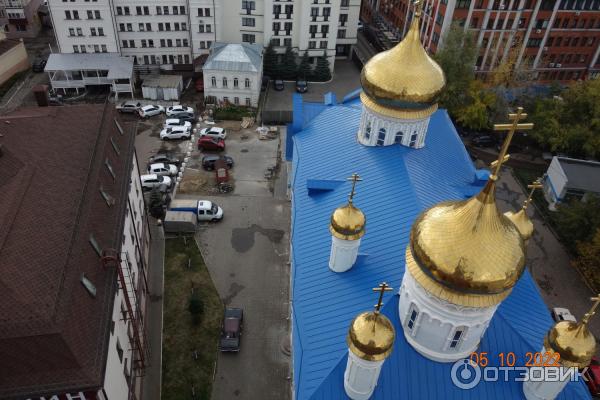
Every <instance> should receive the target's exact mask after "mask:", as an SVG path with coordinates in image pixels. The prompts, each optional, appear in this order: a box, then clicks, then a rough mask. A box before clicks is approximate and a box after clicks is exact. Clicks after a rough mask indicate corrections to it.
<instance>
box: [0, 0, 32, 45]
mask: <svg viewBox="0 0 600 400" xmlns="http://www.w3.org/2000/svg"><path fill="white" fill-rule="evenodd" d="M42 3H43V1H42V0H0V29H4V33H5V34H6V37H7V38H9V39H18V38H32V37H36V36H37V34H38V33H39V31H40V29H41V27H42V24H41V20H40V16H39V14H38V10H39V8H40V6H41V5H42Z"/></svg>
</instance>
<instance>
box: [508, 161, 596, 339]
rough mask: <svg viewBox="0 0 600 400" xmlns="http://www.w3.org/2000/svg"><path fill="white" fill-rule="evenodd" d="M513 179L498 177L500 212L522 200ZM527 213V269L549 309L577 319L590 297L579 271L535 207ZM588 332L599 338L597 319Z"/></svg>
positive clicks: (586, 308)
mask: <svg viewBox="0 0 600 400" xmlns="http://www.w3.org/2000/svg"><path fill="white" fill-rule="evenodd" d="M526 197H527V196H526V195H525V194H524V193H523V190H522V189H521V186H520V185H519V183H518V182H517V181H516V179H515V178H514V177H513V176H512V174H510V173H509V171H508V170H506V169H505V170H504V171H503V173H502V174H501V176H500V180H499V184H498V191H497V199H498V205H499V208H500V210H501V211H502V212H505V211H508V210H518V209H519V208H520V207H521V206H522V204H523V201H524V200H525V199H526ZM527 213H528V215H529V217H530V218H531V220H532V221H533V225H534V228H535V232H534V234H533V237H532V238H531V239H530V240H529V244H528V248H527V268H528V269H529V271H530V272H531V274H532V276H533V278H534V280H535V282H536V283H537V285H538V287H539V289H540V293H541V294H542V297H543V298H544V301H545V302H546V304H547V305H548V307H549V308H553V307H566V308H568V309H569V310H570V311H571V312H572V313H573V315H575V317H576V318H577V319H578V320H580V319H581V318H582V317H583V314H585V313H586V312H587V311H588V310H589V308H590V306H591V304H592V303H591V301H590V299H589V298H590V297H591V296H592V295H594V293H592V292H591V290H590V289H589V288H588V287H587V286H586V284H585V283H584V281H583V279H582V277H581V275H580V274H579V272H578V271H577V270H576V269H574V268H573V267H571V265H570V259H569V255H568V254H567V252H566V250H565V248H564V247H563V246H562V244H561V243H560V242H559V241H558V240H557V239H556V237H555V236H554V234H553V233H552V232H551V231H550V229H549V228H548V227H547V226H546V224H545V222H544V220H543V219H542V217H541V216H540V214H539V212H538V211H537V210H536V209H535V207H529V208H528V210H527ZM590 328H591V331H592V332H593V333H594V335H595V336H596V337H597V338H599V337H600V318H598V317H596V318H594V319H592V321H591V322H590Z"/></svg>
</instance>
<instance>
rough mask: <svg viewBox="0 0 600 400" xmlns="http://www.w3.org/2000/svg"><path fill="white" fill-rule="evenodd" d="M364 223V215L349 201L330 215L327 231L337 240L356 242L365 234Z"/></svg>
mask: <svg viewBox="0 0 600 400" xmlns="http://www.w3.org/2000/svg"><path fill="white" fill-rule="evenodd" d="M366 223H367V219H366V218H365V214H363V212H362V211H361V210H360V209H359V208H356V207H355V206H354V204H352V201H349V202H348V204H346V205H345V206H341V207H338V208H336V209H335V211H334V212H333V214H331V223H330V225H329V231H330V232H331V234H332V235H333V236H335V237H337V238H338V239H343V240H357V239H360V238H361V237H363V235H364V234H365V225H366Z"/></svg>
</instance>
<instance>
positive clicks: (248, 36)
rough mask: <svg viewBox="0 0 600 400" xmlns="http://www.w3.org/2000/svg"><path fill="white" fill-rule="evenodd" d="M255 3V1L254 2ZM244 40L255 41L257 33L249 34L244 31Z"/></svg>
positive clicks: (247, 41) (246, 41)
mask: <svg viewBox="0 0 600 400" xmlns="http://www.w3.org/2000/svg"><path fill="white" fill-rule="evenodd" d="M253 3H254V2H253ZM242 42H245V43H254V42H256V36H255V35H249V34H247V33H244V34H243V35H242Z"/></svg>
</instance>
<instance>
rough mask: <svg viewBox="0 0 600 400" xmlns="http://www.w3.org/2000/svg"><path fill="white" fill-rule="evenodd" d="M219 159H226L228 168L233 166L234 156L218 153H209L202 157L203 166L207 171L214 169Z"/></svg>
mask: <svg viewBox="0 0 600 400" xmlns="http://www.w3.org/2000/svg"><path fill="white" fill-rule="evenodd" d="M217 160H224V161H225V164H227V168H230V169H231V168H233V158H231V157H229V156H219V155H216V154H209V155H206V156H204V157H202V168H204V169H205V170H207V171H212V170H214V169H215V162H217Z"/></svg>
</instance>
